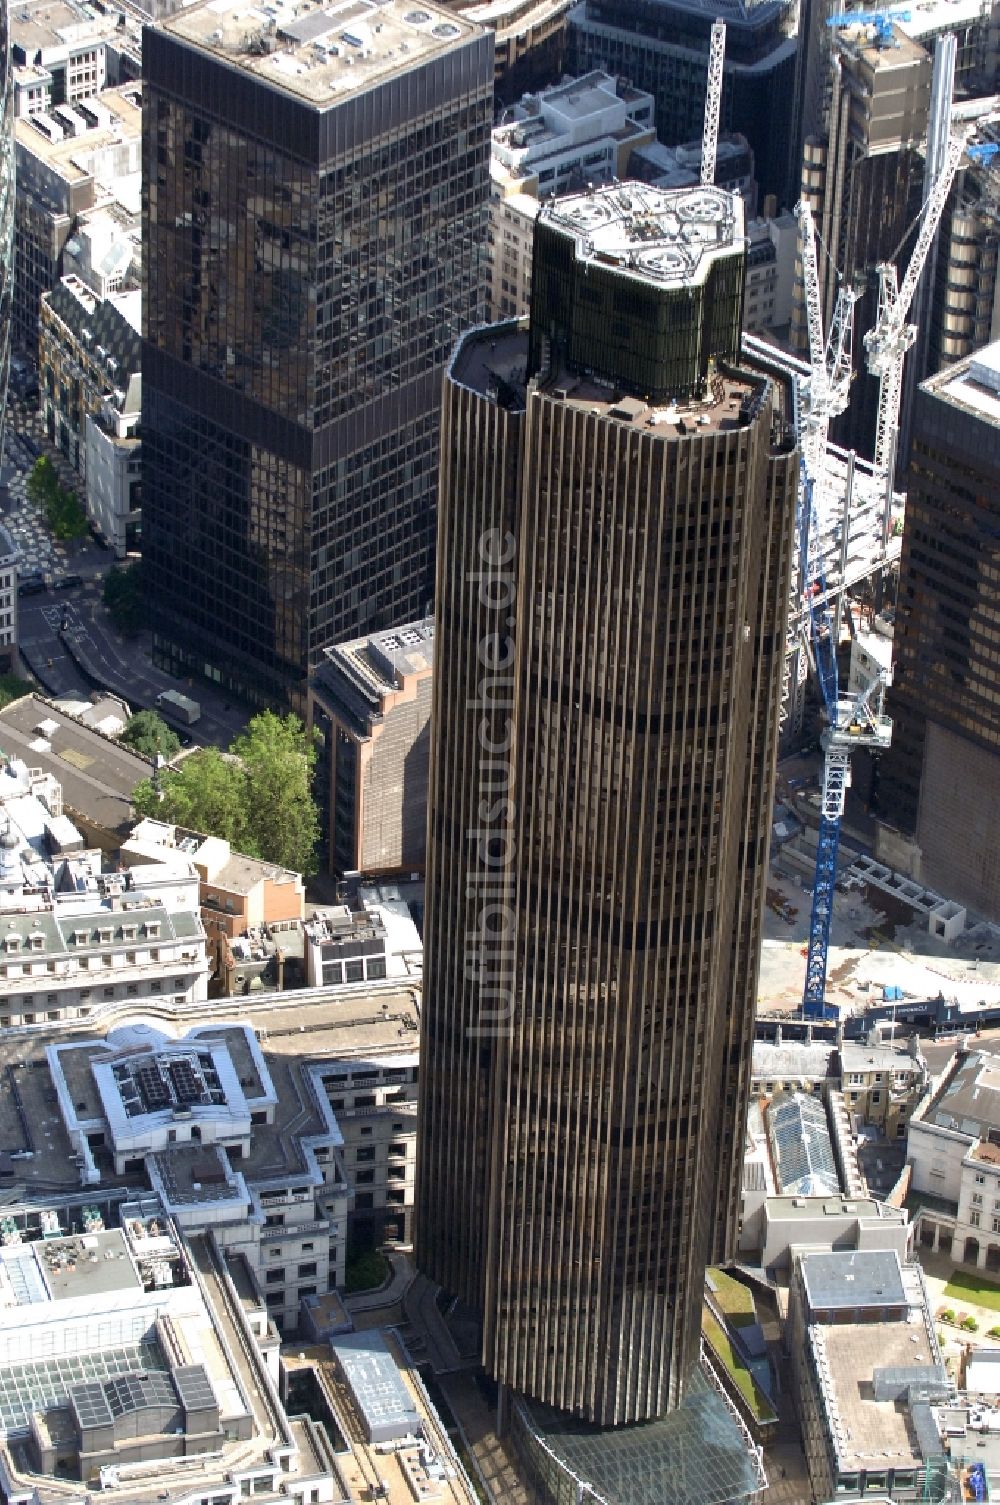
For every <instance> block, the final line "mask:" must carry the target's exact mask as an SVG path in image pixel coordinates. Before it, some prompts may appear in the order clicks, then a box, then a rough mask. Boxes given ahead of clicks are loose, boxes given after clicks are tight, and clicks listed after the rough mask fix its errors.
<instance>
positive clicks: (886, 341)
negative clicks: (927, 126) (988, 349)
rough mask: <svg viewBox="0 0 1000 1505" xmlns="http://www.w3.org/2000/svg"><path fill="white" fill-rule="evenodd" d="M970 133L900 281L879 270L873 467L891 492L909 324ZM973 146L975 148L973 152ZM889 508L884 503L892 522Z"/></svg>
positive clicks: (933, 197) (950, 162)
mask: <svg viewBox="0 0 1000 1505" xmlns="http://www.w3.org/2000/svg"><path fill="white" fill-rule="evenodd" d="M966 141H967V137H966V136H964V135H957V136H952V137H951V139H950V140H949V142H948V147H947V150H946V152H945V157H944V161H943V163H942V165H941V171H940V172H939V174H938V176H937V179H936V180H935V183H934V187H933V188H932V189H931V191H930V193H929V194H928V196H927V200H926V202H925V204H924V207H923V210H922V218H921V225H920V231H919V234H918V235H917V239H916V244H915V245H914V247H913V255H912V256H911V257H910V264H909V266H908V267H907V269H906V272H905V274H904V277H903V281H902V284H899V283H898V280H897V276H896V268H895V267H894V266H893V265H892V263H891V262H883V263H882V264H881V265H880V266H879V268H878V279H879V289H878V315H877V317H876V320H875V324H874V326H873V327H872V328H871V329H870V330H869V331H868V333H867V334H866V335H865V351H866V354H867V363H868V370H869V371H870V372H871V373H872V374H873V375H874V376H877V377H878V379H879V390H878V421H877V426H876V430H875V471H876V474H878V475H880V476H881V477H883V478H884V481H885V485H886V493H887V496H888V495H891V492H892V482H893V472H894V471H895V468H896V443H897V438H898V433H899V404H900V398H901V395H902V390H903V364H904V362H905V360H906V352H907V351H908V350H909V349H910V346H911V345H912V344H913V342H914V340H915V339H916V337H917V328H916V325H915V324H910V323H908V322H907V318H908V315H909V312H910V305H911V303H912V302H913V295H914V293H915V292H916V290H917V284H918V283H919V281H920V276H921V273H922V272H923V270H924V265H925V263H926V261H927V256H928V253H929V251H930V249H931V246H932V245H933V244H934V237H935V235H936V234H937V228H938V223H939V221H940V219H941V214H942V212H943V210H944V206H945V204H946V203H947V201H948V195H949V193H950V192H951V185H952V183H953V182H954V180H955V174H956V172H957V171H958V165H959V163H960V162H961V160H962V154H963V153H964V151H965V150H966ZM975 150H976V148H975V147H973V148H972V151H973V152H975ZM888 515H889V509H888V506H887V507H886V518H887V520H888Z"/></svg>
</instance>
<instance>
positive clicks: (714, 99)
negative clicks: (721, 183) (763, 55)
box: [701, 21, 726, 183]
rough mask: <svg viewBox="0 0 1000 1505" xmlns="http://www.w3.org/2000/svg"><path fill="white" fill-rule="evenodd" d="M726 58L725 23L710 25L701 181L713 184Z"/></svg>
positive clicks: (717, 22) (719, 22)
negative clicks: (723, 71) (723, 69)
mask: <svg viewBox="0 0 1000 1505" xmlns="http://www.w3.org/2000/svg"><path fill="white" fill-rule="evenodd" d="M725 56H726V23H725V21H714V22H713V23H712V40H711V42H710V44H709V49H708V87H707V88H706V90H705V128H704V131H703V132H702V137H701V181H702V182H703V183H714V182H715V156H716V151H717V150H718V145H719V110H720V108H721V106H722V65H723V62H724V61H725Z"/></svg>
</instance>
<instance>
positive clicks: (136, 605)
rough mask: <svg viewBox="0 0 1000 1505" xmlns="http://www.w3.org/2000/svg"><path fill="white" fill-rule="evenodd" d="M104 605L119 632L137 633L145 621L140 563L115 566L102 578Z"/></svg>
mask: <svg viewBox="0 0 1000 1505" xmlns="http://www.w3.org/2000/svg"><path fill="white" fill-rule="evenodd" d="M104 604H105V606H106V607H107V608H108V611H109V613H110V614H111V620H112V622H114V624H115V626H116V627H117V628H118V631H119V632H124V633H133V632H138V631H139V629H140V628H141V627H142V626H144V624H145V621H146V598H145V594H144V592H143V581H142V561H141V560H139V559H136V560H134V561H133V562H132V563H131V564H125V565H121V564H116V565H114V566H113V567H112V568H111V569H110V570H109V571H108V573H107V575H105V577H104Z"/></svg>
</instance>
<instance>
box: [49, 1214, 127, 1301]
mask: <svg viewBox="0 0 1000 1505" xmlns="http://www.w3.org/2000/svg"><path fill="white" fill-rule="evenodd" d="M31 1247H32V1249H33V1250H34V1253H35V1259H36V1261H37V1263H38V1265H39V1268H40V1269H41V1270H42V1271H43V1272H44V1275H45V1280H46V1284H47V1285H48V1287H49V1290H50V1291H51V1293H52V1299H53V1301H63V1300H67V1299H70V1298H75V1297H78V1296H103V1295H105V1294H106V1293H107V1292H108V1291H141V1290H142V1281H141V1280H140V1279H139V1277H138V1275H137V1274H136V1271H135V1267H134V1266H133V1264H132V1261H131V1259H130V1258H129V1254H128V1250H127V1249H126V1247H125V1236H124V1234H123V1233H122V1231H121V1229H120V1228H105V1229H103V1230H102V1231H101V1232H100V1233H77V1234H72V1235H70V1236H68V1237H66V1238H54V1239H43V1240H42V1241H41V1242H40V1243H34V1244H32V1245H31Z"/></svg>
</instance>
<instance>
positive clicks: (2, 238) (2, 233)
mask: <svg viewBox="0 0 1000 1505" xmlns="http://www.w3.org/2000/svg"><path fill="white" fill-rule="evenodd" d="M13 296H14V82H13V77H12V74H11V54H10V17H9V11H8V8H7V0H0V453H2V451H3V439H4V425H5V420H6V417H7V379H8V376H9V374H10V340H11V307H12V302H13Z"/></svg>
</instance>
